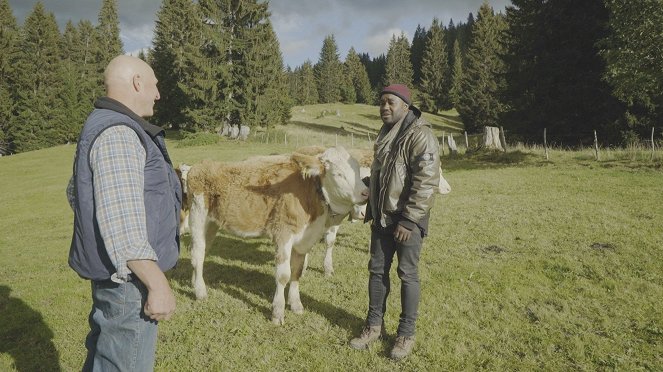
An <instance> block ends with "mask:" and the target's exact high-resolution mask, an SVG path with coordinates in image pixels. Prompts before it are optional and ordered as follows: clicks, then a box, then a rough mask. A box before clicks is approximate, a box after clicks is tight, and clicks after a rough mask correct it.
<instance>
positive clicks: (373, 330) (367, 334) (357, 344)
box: [350, 323, 386, 350]
mask: <svg viewBox="0 0 663 372" xmlns="http://www.w3.org/2000/svg"><path fill="white" fill-rule="evenodd" d="M385 335H386V333H385V330H384V323H383V324H382V325H378V326H369V325H366V326H364V329H362V331H361V335H359V337H356V338H353V339H352V340H351V341H350V347H351V348H353V349H357V350H364V349H368V345H370V344H372V343H373V342H375V341H377V340H379V339H381V338H383V337H384V336H385Z"/></svg>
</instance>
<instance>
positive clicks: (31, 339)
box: [0, 105, 663, 371]
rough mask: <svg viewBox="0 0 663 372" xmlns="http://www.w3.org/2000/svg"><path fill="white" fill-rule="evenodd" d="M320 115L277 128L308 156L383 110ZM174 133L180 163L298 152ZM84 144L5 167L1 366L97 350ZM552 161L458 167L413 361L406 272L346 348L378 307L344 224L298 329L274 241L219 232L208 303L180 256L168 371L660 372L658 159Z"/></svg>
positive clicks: (518, 157) (61, 359) (77, 359)
mask: <svg viewBox="0 0 663 372" xmlns="http://www.w3.org/2000/svg"><path fill="white" fill-rule="evenodd" d="M323 106H324V107H327V106H332V108H331V109H328V110H332V109H333V110H335V108H334V106H333V105H318V106H306V107H305V109H306V112H305V113H302V112H301V108H299V110H300V112H299V113H298V112H297V109H295V110H294V116H293V121H299V122H301V124H298V125H292V126H288V127H284V128H277V129H276V130H274V131H273V133H277V132H278V133H281V134H284V135H285V134H287V135H288V137H290V139H293V138H296V136H297V135H298V134H299V135H301V137H300V143H299V145H304V144H316V143H314V142H317V141H318V140H319V138H320V134H321V133H324V134H326V135H327V137H324V136H323V138H326V141H327V142H326V144H327V145H331V144H333V143H331V138H333V137H331V135H332V134H336V133H337V132H338V131H339V130H340V127H341V126H343V127H344V128H345V129H344V131H345V130H346V129H347V130H348V131H350V130H351V131H356V133H355V132H352V133H355V134H357V135H360V134H359V133H360V129H361V128H369V129H366V131H367V132H368V131H369V130H373V131H376V130H377V128H378V125H379V122H378V121H379V119H378V118H377V117H371V116H370V115H371V114H370V113H371V112H372V111H375V110H377V109H376V108H375V107H354V106H346V105H338V106H339V107H340V110H341V117H340V118H341V120H345V119H347V120H346V121H348V122H351V123H354V124H352V125H351V124H347V123H342V124H341V123H340V122H339V119H338V117H337V116H335V111H333V112H334V115H333V117H329V116H325V117H319V118H318V116H320V115H319V114H320V112H321V111H322V107H323ZM358 106H359V105H358ZM305 115H310V116H308V117H307V116H305ZM362 115H364V116H362ZM449 117H450V118H451V119H453V114H449ZM436 119H439V120H440V121H439V126H438V127H435V130H436V132H437V133H438V134H439V135H441V132H442V131H443V130H445V131H451V129H453V128H454V127H453V126H452V124H453V123H454V121H453V120H447V118H446V117H443V116H439V117H436ZM305 123H310V124H311V125H306V124H305ZM447 124H448V125H449V126H447ZM326 126H329V127H333V128H336V129H331V130H327V131H325V130H324V127H326ZM169 138H171V140H169V151H170V153H171V157H172V158H173V160H174V162H175V163H176V164H177V163H180V162H188V163H193V162H197V161H200V160H202V159H205V158H213V159H222V160H239V159H242V158H245V157H247V156H250V155H257V154H260V155H264V154H271V153H280V152H286V151H291V149H293V148H294V147H295V144H293V141H291V140H290V141H289V144H288V145H287V146H286V145H285V144H284V143H283V142H281V143H275V142H274V141H273V140H272V141H270V142H269V143H265V142H260V140H259V139H258V138H259V137H254V138H253V139H252V140H251V141H250V142H249V143H242V142H237V141H226V140H222V141H220V142H219V143H218V144H212V145H202V146H178V143H179V142H180V141H182V139H181V138H178V136H177V135H175V133H169ZM348 140H349V138H348V135H344V136H342V141H348ZM309 142H313V143H309ZM343 144H344V145H346V146H347V145H348V143H347V142H343ZM367 144H368V141H366V144H364V143H356V145H357V146H364V147H365V146H366V145H367ZM348 147H349V146H348ZM74 150H75V148H74V146H60V147H56V148H51V149H46V150H41V151H35V152H30V153H25V154H19V155H14V156H10V157H3V158H0V175H2V182H0V206H1V208H2V213H1V214H0V370H2V371H12V370H19V371H43V370H65V371H73V370H79V369H80V366H81V364H82V361H83V358H84V356H85V348H84V345H83V342H84V338H85V335H86V333H87V314H88V312H89V307H90V298H89V297H90V296H89V284H88V283H87V282H85V281H84V280H81V279H79V278H78V277H77V276H76V274H75V273H74V272H73V271H72V270H71V269H69V267H68V265H67V254H68V249H69V241H70V237H71V230H72V227H71V222H72V218H73V217H72V212H71V210H70V208H69V206H68V204H67V201H66V198H65V187H66V184H67V181H68V178H69V176H70V175H71V163H72V159H73V155H74ZM614 151H618V150H614ZM623 151H626V152H627V151H628V150H627V149H625V150H623ZM550 155H551V156H550V160H545V157H544V155H543V151H542V150H541V149H539V148H517V149H514V150H513V151H510V152H508V153H506V154H502V153H487V152H480V153H473V154H468V155H458V156H449V155H445V156H444V157H443V159H442V164H443V168H444V172H445V177H446V178H447V180H448V181H449V183H450V185H451V187H452V192H451V193H450V194H449V195H447V196H443V197H440V198H439V199H438V200H437V202H436V205H435V207H434V209H433V212H432V220H431V229H430V230H431V231H430V236H429V237H428V238H427V239H426V240H425V243H424V249H423V253H422V257H421V264H420V276H421V280H422V301H421V305H420V311H419V313H420V317H419V321H418V323H417V327H418V331H417V346H416V348H415V353H414V354H413V355H412V356H411V357H410V358H408V359H406V360H405V361H403V362H401V363H398V364H396V363H393V362H391V361H390V360H389V359H388V358H387V355H388V352H389V348H390V347H391V344H392V343H393V340H394V337H395V335H394V333H395V329H396V326H397V322H398V314H399V290H398V288H399V282H398V279H397V275H396V273H395V270H394V271H392V292H391V296H390V297H389V301H388V311H387V316H386V319H385V320H386V325H387V328H388V331H389V338H388V340H386V341H385V342H383V343H380V344H379V345H377V346H376V347H374V348H372V349H371V350H369V351H365V352H360V351H355V350H351V349H350V348H349V347H348V345H347V344H348V341H349V340H350V339H351V338H352V337H354V335H356V334H357V332H358V331H359V329H360V327H361V325H362V323H363V319H364V317H365V313H366V306H367V290H366V288H367V278H368V273H367V270H366V264H367V260H368V252H367V246H368V237H369V231H368V227H367V226H366V225H364V224H361V223H356V224H344V225H343V226H342V227H341V230H340V233H339V236H338V240H337V248H336V251H335V257H334V258H335V271H336V272H335V275H334V276H333V277H331V278H326V277H325V276H324V274H323V268H322V261H323V255H324V252H323V251H324V249H323V246H322V245H321V244H318V245H317V246H316V247H315V248H314V250H313V253H312V257H311V259H310V261H309V262H310V269H309V271H308V272H307V274H306V276H305V277H304V278H303V280H302V284H301V290H302V302H303V304H304V306H305V308H306V312H305V313H304V314H303V315H301V316H298V315H296V314H293V313H291V312H290V311H287V312H286V324H285V325H284V326H274V325H272V323H271V322H270V314H271V310H270V306H271V298H272V295H273V291H274V279H273V276H272V275H273V270H274V269H273V248H272V246H271V243H270V242H269V241H267V240H264V239H249V240H242V239H238V238H235V237H232V236H230V235H226V234H223V233H220V234H219V235H218V236H217V239H216V241H215V243H214V245H213V247H212V248H211V249H209V251H208V254H207V258H206V262H205V278H206V281H207V284H208V287H209V299H208V300H206V301H202V302H199V301H196V300H195V299H194V294H193V291H192V289H191V284H190V277H191V271H192V269H191V262H190V254H189V252H188V251H187V250H186V248H183V250H182V254H181V260H180V263H179V265H178V267H177V268H176V269H175V270H173V271H171V272H169V273H168V277H169V279H170V283H171V285H172V287H173V289H174V290H175V293H176V297H177V300H178V309H177V312H176V314H175V316H174V317H173V319H172V320H170V321H168V322H163V323H162V324H161V325H160V329H159V344H158V349H157V362H156V370H157V371H208V370H209V371H212V370H258V371H282V370H322V371H332V370H334V371H336V370H381V371H387V370H395V369H401V370H422V371H428V370H482V369H483V370H624V371H632V370H661V369H663V225H662V224H661V221H663V208H661V205H660V201H661V195H662V194H663V182H661V180H662V179H663V172H662V171H661V161H660V160H653V161H652V160H650V159H648V158H647V157H646V156H644V155H642V158H639V157H638V156H636V157H635V158H634V157H632V156H623V155H619V154H616V153H615V154H614V156H612V157H610V158H609V157H607V156H606V157H605V158H602V160H601V161H598V162H597V161H596V160H594V158H593V152H592V151H590V150H586V151H578V152H570V151H561V150H553V151H551V154H550ZM606 155H607V154H606ZM658 159H660V158H658ZM188 242H189V240H188V238H185V239H184V243H185V244H188Z"/></svg>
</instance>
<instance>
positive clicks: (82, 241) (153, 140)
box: [69, 97, 182, 280]
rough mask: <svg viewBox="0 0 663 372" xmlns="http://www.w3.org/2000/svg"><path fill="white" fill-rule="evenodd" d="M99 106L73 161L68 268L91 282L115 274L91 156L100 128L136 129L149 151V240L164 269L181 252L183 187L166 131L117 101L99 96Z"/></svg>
mask: <svg viewBox="0 0 663 372" xmlns="http://www.w3.org/2000/svg"><path fill="white" fill-rule="evenodd" d="M95 108H96V109H95V110H94V111H92V113H91V114H90V116H88V118H87V121H86V122H85V125H84V126H83V130H82V131H81V135H80V137H79V139H78V146H77V148H76V157H75V159H74V184H75V186H76V191H75V192H76V194H75V195H76V202H75V205H74V233H73V237H72V240H71V248H70V250H69V266H71V267H72V268H73V269H74V270H75V271H76V272H77V273H78V275H80V276H81V277H83V278H86V279H91V280H106V279H109V278H110V277H111V275H112V274H113V273H115V272H116V270H115V267H114V266H113V264H112V263H111V260H110V258H109V257H108V253H107V252H106V247H105V244H104V241H103V239H102V237H101V234H100V232H99V226H98V224H97V219H96V215H95V206H94V190H93V187H92V186H93V184H92V183H93V182H92V170H91V168H90V162H89V154H90V149H91V147H92V144H93V143H94V141H95V140H96V138H97V137H98V136H99V134H101V132H103V131H104V130H105V129H108V128H110V127H112V126H116V125H125V126H127V127H129V128H131V129H133V130H134V131H135V132H136V134H137V135H138V137H139V138H140V140H141V142H142V144H143V146H144V147H145V152H146V159H145V171H144V172H145V173H144V175H145V184H144V194H143V195H144V198H145V213H146V222H147V238H148V242H149V243H150V246H151V247H152V249H154V251H155V252H156V255H157V258H158V261H157V264H158V266H159V268H160V269H161V270H162V271H167V270H169V269H172V268H173V267H174V266H175V264H176V262H177V258H178V256H179V228H178V225H179V215H180V208H181V204H182V203H181V200H182V188H181V185H180V181H179V179H178V177H177V175H176V174H175V171H174V170H173V167H172V164H171V161H170V158H169V156H168V152H167V151H166V145H165V142H164V131H163V129H161V128H159V127H157V126H155V125H152V124H150V123H148V122H147V121H146V120H144V119H143V118H141V117H139V116H137V115H136V114H134V113H133V112H132V111H131V110H129V109H128V108H127V107H126V106H124V105H122V104H121V103H119V102H117V101H115V100H113V99H110V98H107V97H104V98H100V99H99V100H97V102H95Z"/></svg>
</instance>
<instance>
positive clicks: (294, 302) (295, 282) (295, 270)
mask: <svg viewBox="0 0 663 372" xmlns="http://www.w3.org/2000/svg"><path fill="white" fill-rule="evenodd" d="M305 260H306V254H302V253H299V252H297V250H296V249H294V250H293V251H292V256H291V257H290V270H291V272H292V276H291V278H290V288H289V289H288V303H289V304H290V310H292V312H293V313H295V314H302V313H303V312H304V306H303V305H302V300H301V299H300V297H299V278H301V276H302V271H303V269H304V261H305Z"/></svg>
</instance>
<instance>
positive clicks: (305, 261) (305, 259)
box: [302, 253, 308, 276]
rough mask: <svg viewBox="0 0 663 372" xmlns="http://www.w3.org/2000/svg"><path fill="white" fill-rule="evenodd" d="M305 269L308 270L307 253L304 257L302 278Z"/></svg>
mask: <svg viewBox="0 0 663 372" xmlns="http://www.w3.org/2000/svg"><path fill="white" fill-rule="evenodd" d="M306 269H308V253H307V254H306V255H305V256H304V267H303V268H302V276H304V274H306Z"/></svg>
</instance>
